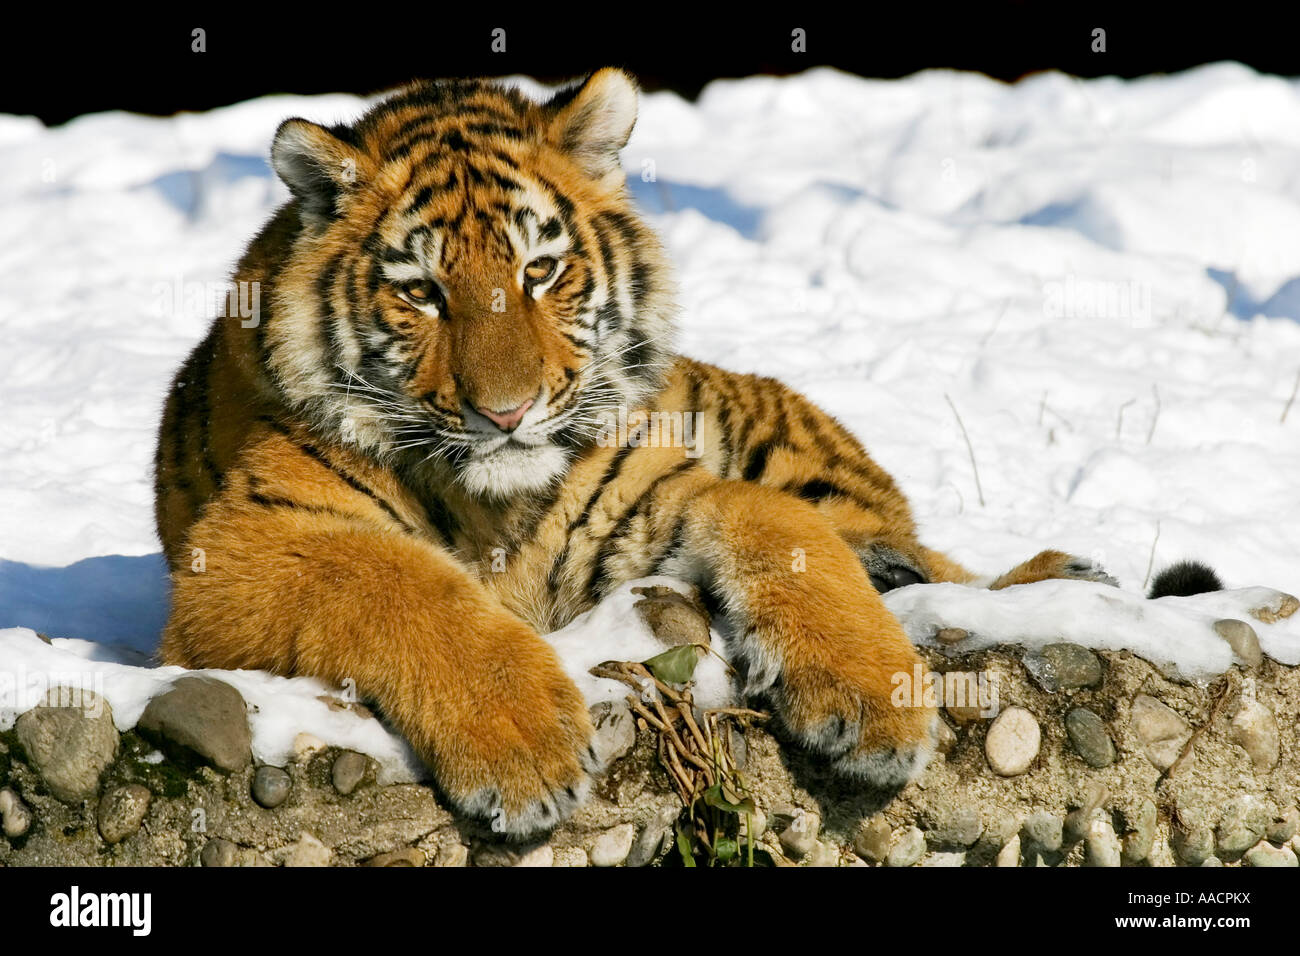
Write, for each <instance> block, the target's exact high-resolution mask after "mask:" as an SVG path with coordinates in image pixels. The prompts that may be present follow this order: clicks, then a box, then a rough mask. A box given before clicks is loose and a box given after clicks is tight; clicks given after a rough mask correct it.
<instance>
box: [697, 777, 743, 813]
mask: <svg viewBox="0 0 1300 956" xmlns="http://www.w3.org/2000/svg"><path fill="white" fill-rule="evenodd" d="M703 796H704V802H705V803H706V804H708V805H709V806H711V807H713V808H715V809H717V810H721V811H722V812H723V813H749V814H753V813H755V812H756V810H755V807H754V798H753V797H746V798H745V799H744V800H741V801H740V802H739V803H732V802H731V801H730V800H728V799H727V798H726V797H724V796H723V795H722V784H720V783H715V784H714V785H713V786H711V787H709V789H707V790H705V791H704V794H703Z"/></svg>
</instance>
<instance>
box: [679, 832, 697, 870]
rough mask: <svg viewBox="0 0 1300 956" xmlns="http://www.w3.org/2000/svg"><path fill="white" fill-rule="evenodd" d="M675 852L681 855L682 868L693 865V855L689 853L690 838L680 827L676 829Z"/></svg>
mask: <svg viewBox="0 0 1300 956" xmlns="http://www.w3.org/2000/svg"><path fill="white" fill-rule="evenodd" d="M677 852H678V853H680V854H681V857H682V864H683V865H684V866H694V865H695V854H694V853H692V852H691V838H690V836H688V835H687V833H686V830H685V828H683V827H681V826H678V827H677Z"/></svg>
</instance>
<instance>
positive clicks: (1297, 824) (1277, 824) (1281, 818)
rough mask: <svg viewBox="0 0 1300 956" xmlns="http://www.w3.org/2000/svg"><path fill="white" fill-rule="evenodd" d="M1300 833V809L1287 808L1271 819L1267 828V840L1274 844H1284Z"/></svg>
mask: <svg viewBox="0 0 1300 956" xmlns="http://www.w3.org/2000/svg"><path fill="white" fill-rule="evenodd" d="M1297 831H1300V809H1296V807H1294V806H1290V807H1287V808H1286V809H1285V810H1283V811H1282V812H1281V813H1279V814H1278V815H1277V816H1275V817H1274V818H1273V823H1272V824H1271V825H1270V826H1269V828H1268V838H1269V839H1270V840H1271V841H1272V842H1274V843H1285V842H1286V841H1287V840H1290V839H1291V838H1292V837H1294V836H1295V835H1296V832H1297Z"/></svg>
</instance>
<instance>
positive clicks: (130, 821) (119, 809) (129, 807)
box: [95, 783, 153, 843]
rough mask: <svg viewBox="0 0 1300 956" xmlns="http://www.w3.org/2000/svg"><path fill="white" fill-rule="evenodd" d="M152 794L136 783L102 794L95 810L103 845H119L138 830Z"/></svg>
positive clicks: (147, 810)
mask: <svg viewBox="0 0 1300 956" xmlns="http://www.w3.org/2000/svg"><path fill="white" fill-rule="evenodd" d="M152 798H153V794H151V793H150V792H149V788H148V787H142V786H140V785H139V784H138V783H133V784H129V785H127V786H125V787H116V788H115V789H113V790H110V791H109V792H108V793H106V794H104V797H103V799H101V800H100V801H99V808H98V810H96V813H95V817H96V822H97V823H98V825H99V835H100V836H102V837H103V838H104V842H105V843H121V842H122V841H123V840H125V839H126V838H127V837H129V836H131V835H132V834H134V833H135V832H136V831H137V830H139V829H140V824H141V822H143V820H144V817H145V814H146V813H148V812H149V801H150V800H151V799H152Z"/></svg>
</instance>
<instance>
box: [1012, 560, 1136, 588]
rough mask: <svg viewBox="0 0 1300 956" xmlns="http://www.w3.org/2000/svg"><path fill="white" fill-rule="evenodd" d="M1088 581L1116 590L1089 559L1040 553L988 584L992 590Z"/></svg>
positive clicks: (1117, 585)
mask: <svg viewBox="0 0 1300 956" xmlns="http://www.w3.org/2000/svg"><path fill="white" fill-rule="evenodd" d="M1059 579H1066V580H1074V581H1092V582H1095V583H1097V584H1108V585H1110V586H1111V587H1116V588H1117V587H1119V582H1118V581H1117V580H1115V579H1114V578H1113V577H1111V575H1110V574H1109V573H1107V571H1106V569H1105V568H1103V567H1102V566H1101V565H1100V564H1098V563H1097V562H1096V561H1093V560H1092V559H1090V558H1085V557H1081V556H1079V555H1077V554H1066V553H1065V552H1064V551H1043V552H1041V553H1039V554H1037V555H1035V556H1034V557H1032V558H1030V559H1029V560H1028V561H1025V562H1023V563H1021V564H1018V565H1016V566H1015V567H1014V568H1012V569H1011V570H1010V571H1008V572H1007V573H1006V574H1004V575H1002V576H1001V577H1000V578H997V579H996V580H995V581H993V583H992V584H990V585H989V589H990V590H993V591H998V590H1001V589H1002V588H1009V587H1013V586H1015V585H1017V584H1033V583H1034V582H1036V581H1052V580H1059Z"/></svg>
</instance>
